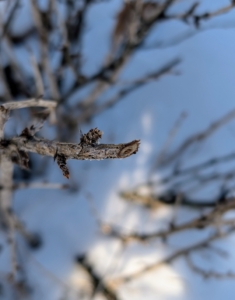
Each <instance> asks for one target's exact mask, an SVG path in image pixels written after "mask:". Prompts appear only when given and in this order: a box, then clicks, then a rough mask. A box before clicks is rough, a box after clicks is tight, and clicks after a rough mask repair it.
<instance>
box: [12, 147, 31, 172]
mask: <svg viewBox="0 0 235 300" xmlns="http://www.w3.org/2000/svg"><path fill="white" fill-rule="evenodd" d="M11 161H12V162H13V163H15V164H17V165H19V167H21V168H22V169H27V170H28V169H29V155H28V153H27V152H25V151H23V150H17V151H14V152H12V153H11Z"/></svg>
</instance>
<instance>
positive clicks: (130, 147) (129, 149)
mask: <svg viewBox="0 0 235 300" xmlns="http://www.w3.org/2000/svg"><path fill="white" fill-rule="evenodd" d="M139 146H140V140H134V141H132V142H130V143H128V144H125V145H124V146H123V148H122V149H121V150H120V151H119V153H118V158H125V157H128V156H130V155H132V154H136V152H137V151H138V149H139Z"/></svg>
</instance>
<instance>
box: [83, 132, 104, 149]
mask: <svg viewBox="0 0 235 300" xmlns="http://www.w3.org/2000/svg"><path fill="white" fill-rule="evenodd" d="M102 134H103V132H102V131H100V130H99V129H98V128H94V129H90V130H89V131H88V133H86V134H83V135H82V136H81V139H80V144H86V145H96V144H98V141H99V139H101V137H102Z"/></svg>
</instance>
